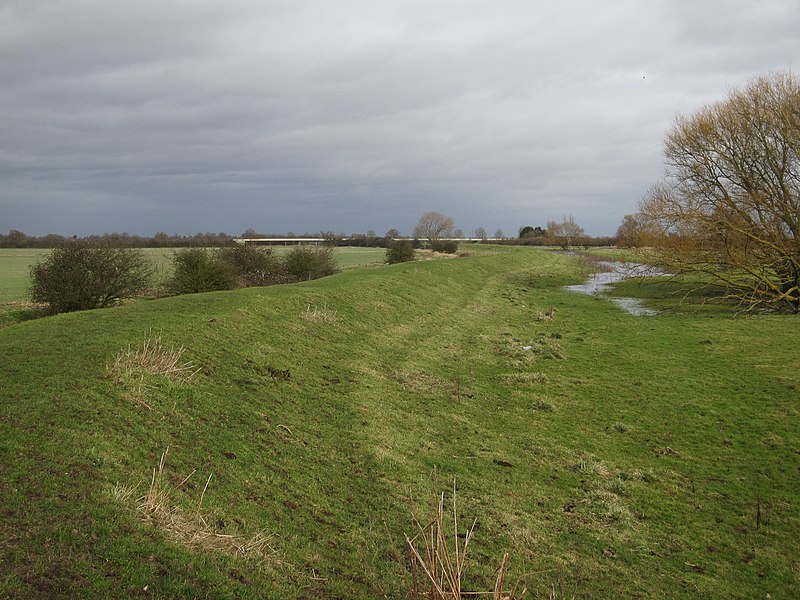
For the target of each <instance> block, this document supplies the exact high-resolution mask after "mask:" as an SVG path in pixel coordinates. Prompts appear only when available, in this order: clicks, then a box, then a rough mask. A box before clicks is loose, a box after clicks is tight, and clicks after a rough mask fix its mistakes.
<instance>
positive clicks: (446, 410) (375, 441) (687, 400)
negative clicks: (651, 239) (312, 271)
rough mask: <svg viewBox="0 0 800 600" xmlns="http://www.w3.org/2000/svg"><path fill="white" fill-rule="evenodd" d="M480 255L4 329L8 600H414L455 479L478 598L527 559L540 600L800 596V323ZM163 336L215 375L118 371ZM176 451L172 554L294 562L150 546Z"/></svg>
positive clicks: (543, 255)
mask: <svg viewBox="0 0 800 600" xmlns="http://www.w3.org/2000/svg"><path fill="white" fill-rule="evenodd" d="M480 254H481V255H480V256H472V257H468V258H463V259H458V260H438V261H427V262H416V263H404V264H400V265H394V266H392V267H386V268H381V269H355V270H350V271H347V272H344V273H342V274H339V275H336V276H333V277H329V278H325V279H322V280H318V281H313V282H308V283H304V284H297V285H291V286H276V287H271V288H251V289H247V290H239V291H235V292H220V293H211V294H202V295H192V296H181V297H174V298H166V299H161V300H152V301H143V302H138V303H134V304H130V305H127V306H123V307H119V308H114V309H108V310H100V311H92V312H87V313H79V314H67V315H60V316H56V317H51V318H46V319H40V320H36V321H29V322H25V323H20V324H17V325H13V326H10V327H6V328H5V329H2V330H0V381H2V382H4V383H3V386H2V388H0V389H2V391H0V403H2V404H1V405H0V514H2V519H0V553H2V554H0V557H1V560H0V596H3V597H59V596H60V597H65V596H67V597H86V598H97V597H108V598H115V597H120V596H121V595H141V594H149V595H151V596H153V597H162V598H182V597H240V598H250V597H269V598H382V597H389V598H406V597H408V589H409V585H410V562H409V561H408V558H407V552H406V550H405V547H404V537H403V536H404V534H406V533H408V534H413V533H414V530H413V520H412V519H413V517H417V518H419V519H420V521H424V520H425V519H426V518H432V517H433V516H434V509H433V505H434V499H435V496H436V495H437V494H438V493H440V492H442V491H446V490H448V489H451V488H452V485H453V480H454V479H455V480H456V481H457V485H458V489H459V491H458V496H459V512H460V515H459V517H460V523H461V524H462V529H463V528H465V527H467V526H468V525H469V524H471V522H472V518H474V517H477V519H478V524H477V527H476V530H475V539H474V541H473V542H472V543H471V545H470V553H471V555H470V556H471V563H472V566H471V567H470V568H469V569H468V577H467V581H466V588H468V589H476V590H481V591H486V590H490V589H491V588H492V583H493V573H494V570H495V569H496V568H497V567H498V566H499V563H500V560H501V558H502V555H503V552H506V551H507V552H509V553H510V560H511V564H510V570H509V580H510V581H514V580H515V579H520V580H521V581H522V582H523V583H524V585H526V586H527V588H528V589H529V590H530V592H529V596H528V597H534V598H535V597H547V595H548V593H549V590H550V589H551V586H552V585H554V584H555V586H556V588H558V587H559V585H560V583H563V585H564V586H565V588H566V590H567V591H570V592H571V591H572V590H574V591H575V592H576V593H577V595H578V597H581V598H607V597H616V596H619V597H648V598H663V597H673V598H674V597H685V598H697V597H764V596H765V595H766V594H767V593H769V594H770V595H771V597H774V598H778V597H787V598H788V597H796V596H797V595H798V593H800V582H798V573H799V572H800V563H798V560H797V557H796V552H795V546H796V542H797V540H798V539H800V514H799V513H798V502H800V497H799V494H798V486H797V481H798V474H800V434H799V433H798V428H797V417H798V403H797V398H798V391H797V390H798V386H800V368H799V367H800V364H798V355H797V352H796V349H795V348H796V340H797V336H798V333H800V331H799V329H800V321H798V320H797V319H796V318H794V317H778V316H759V317H753V318H732V317H731V314H730V313H721V312H714V313H706V312H698V313H693V312H691V311H688V310H687V311H676V312H670V313H666V314H662V315H659V316H657V317H652V318H643V317H632V316H630V315H627V314H626V313H624V312H622V311H621V310H619V309H617V308H616V307H614V306H613V305H612V304H611V303H609V302H607V301H603V300H598V299H595V298H592V297H586V296H580V295H577V294H572V293H569V292H566V291H564V290H562V289H561V288H560V286H561V285H564V284H566V283H574V282H577V281H579V280H580V278H581V276H582V273H583V269H584V267H583V266H582V265H581V264H580V263H578V262H577V261H576V260H575V259H574V258H572V257H566V256H562V255H558V254H553V253H547V252H543V251H539V250H536V249H530V248H482V249H481V252H480ZM643 293H644V292H643ZM148 332H150V333H148ZM148 335H149V336H159V337H160V338H161V339H162V341H163V344H164V346H165V347H166V348H171V349H175V350H177V349H179V348H181V347H183V348H185V350H184V351H183V354H182V355H181V357H180V361H183V362H186V363H191V364H192V365H195V367H196V368H198V369H199V372H198V373H197V374H196V375H195V376H194V377H193V378H191V379H189V380H188V381H185V380H184V379H181V378H170V377H168V376H166V375H153V374H146V373H139V372H136V371H135V370H134V371H132V373H131V374H130V375H125V376H122V375H120V371H119V370H115V369H109V366H110V365H113V364H114V362H115V359H116V358H117V357H119V356H120V353H121V352H125V351H128V350H131V351H134V350H136V349H137V348H138V347H139V346H140V345H141V344H142V341H143V340H144V339H145V337H147V336H148ZM525 347H530V350H525V349H524V348H525ZM193 368H194V367H193ZM137 382H143V383H144V384H145V385H144V387H141V386H138V384H137ZM166 448H169V453H168V455H167V458H166V466H165V472H164V481H165V487H166V488H167V489H169V490H170V496H171V499H170V501H169V502H168V503H167V505H168V506H169V507H171V508H174V507H177V508H179V509H180V512H179V513H173V516H174V519H173V527H172V529H175V528H177V529H183V530H188V531H189V532H192V531H194V530H195V529H196V525H193V524H197V523H198V522H200V521H199V518H200V517H202V518H203V522H205V523H206V524H208V526H209V528H208V530H207V532H206V533H208V532H213V533H216V534H218V536H219V535H228V536H234V537H235V538H236V539H238V540H240V541H241V544H242V545H243V544H244V542H246V541H247V540H252V539H253V538H254V536H257V535H259V534H263V535H268V536H270V537H269V544H270V546H271V548H272V550H273V551H274V552H273V551H267V552H266V553H265V556H262V557H261V558H258V557H254V556H253V555H252V553H251V554H250V555H247V556H245V555H241V556H238V555H236V554H235V553H233V554H231V552H230V549H228V551H227V552H226V551H225V549H224V548H223V549H218V550H203V549H202V548H198V547H196V546H192V545H191V544H187V543H186V535H187V534H186V531H184V534H183V536H184V537H182V538H181V537H180V536H179V535H178V534H177V533H176V532H175V531H170V530H169V528H165V527H164V522H163V521H161V522H159V519H158V518H155V517H152V516H151V517H150V518H149V520H147V519H145V517H143V515H142V514H141V512H140V511H138V510H137V508H136V506H137V502H136V497H137V496H142V495H144V493H145V492H146V491H147V487H148V485H149V483H150V481H151V477H152V473H153V469H154V468H155V467H156V466H157V465H158V463H159V459H160V457H161V456H162V453H163V452H164V451H165V449H166ZM193 470H195V473H194V475H192V476H191V477H190V478H189V480H188V482H186V483H183V484H182V485H181V482H182V480H183V479H184V478H185V477H186V476H187V475H189V474H190V473H192V471H193ZM209 475H211V476H212V477H211V480H210V482H209V483H208V487H207V489H206V490H205V493H203V489H204V486H205V485H206V481H207V479H208V477H209ZM126 487H134V488H135V491H134V492H132V493H131V495H129V496H127V497H126V496H125V494H121V493H120V491H121V490H125V489H126ZM201 497H202V507H201V508H200V510H199V511H198V504H199V503H200V499H201ZM198 513H199V516H198ZM176 515H177V516H176ZM159 525H160V526H159ZM193 527H194V528H195V529H192V528H193ZM219 539H222V538H219ZM145 588H147V591H146V592H145V591H144V590H145Z"/></svg>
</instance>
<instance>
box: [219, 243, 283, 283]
mask: <svg viewBox="0 0 800 600" xmlns="http://www.w3.org/2000/svg"><path fill="white" fill-rule="evenodd" d="M218 258H219V260H220V261H222V262H223V263H224V264H225V265H227V266H228V268H229V269H230V270H232V271H233V272H234V273H235V274H236V276H237V278H238V280H239V281H238V284H239V286H241V287H247V286H252V285H270V284H273V283H284V282H285V281H286V279H287V277H286V272H285V270H284V267H283V265H282V264H281V261H280V260H278V257H277V256H275V253H274V252H272V248H258V247H256V246H252V245H248V244H237V245H235V246H227V247H225V248H222V249H220V250H219V254H218Z"/></svg>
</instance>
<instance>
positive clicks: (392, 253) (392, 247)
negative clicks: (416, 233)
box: [386, 240, 414, 265]
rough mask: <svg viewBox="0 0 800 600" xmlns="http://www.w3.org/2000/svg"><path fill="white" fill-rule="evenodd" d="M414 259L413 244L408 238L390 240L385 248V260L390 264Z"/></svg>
mask: <svg viewBox="0 0 800 600" xmlns="http://www.w3.org/2000/svg"><path fill="white" fill-rule="evenodd" d="M410 260H414V246H412V245H411V242H410V241H408V240H392V241H391V242H390V243H389V247H388V249H387V250H386V262H387V263H389V264H390V265H393V264H395V263H401V262H408V261H410Z"/></svg>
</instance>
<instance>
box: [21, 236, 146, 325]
mask: <svg viewBox="0 0 800 600" xmlns="http://www.w3.org/2000/svg"><path fill="white" fill-rule="evenodd" d="M152 273H153V268H152V266H151V265H150V264H149V262H148V261H147V259H146V258H145V256H144V255H143V254H142V253H141V251H139V250H135V249H133V248H122V247H120V246H116V245H113V244H111V243H108V242H97V241H86V240H70V241H68V242H67V243H65V244H64V245H63V246H59V247H58V248H55V249H54V250H53V251H52V252H51V253H50V254H49V255H48V256H47V257H46V258H45V259H44V260H42V261H40V262H38V263H36V264H35V265H33V266H32V267H31V269H30V274H31V299H32V300H33V301H34V302H45V303H47V304H48V306H49V308H50V311H51V312H53V313H62V312H71V311H76V310H89V309H92V308H104V307H106V306H111V305H113V304H116V303H117V302H119V301H120V300H122V299H125V298H131V297H133V296H137V295H139V294H141V293H142V292H143V291H144V290H145V289H147V286H148V283H149V281H150V277H151V275H152Z"/></svg>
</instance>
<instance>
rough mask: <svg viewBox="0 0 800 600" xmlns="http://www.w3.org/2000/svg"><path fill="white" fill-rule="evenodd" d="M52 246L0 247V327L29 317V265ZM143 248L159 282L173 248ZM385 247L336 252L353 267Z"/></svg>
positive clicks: (378, 256)
mask: <svg viewBox="0 0 800 600" xmlns="http://www.w3.org/2000/svg"><path fill="white" fill-rule="evenodd" d="M290 249H291V247H289V246H277V247H274V248H273V249H272V250H273V252H276V253H277V254H283V253H285V252H288V251H289V250H290ZM49 252H50V250H46V249H37V248H33V249H27V248H0V327H1V326H4V325H7V324H9V323H13V322H15V321H18V320H20V319H23V320H24V319H25V318H29V317H30V316H31V315H28V314H25V309H26V307H27V300H28V299H29V298H30V295H29V291H28V288H29V287H30V266H31V265H32V264H34V263H35V262H37V261H38V260H40V259H41V258H42V257H44V256H46V255H47V254H48V253H49ZM142 252H143V253H144V254H145V256H146V257H147V258H148V260H149V261H150V262H151V263H152V265H153V267H154V269H155V271H154V277H153V284H154V285H155V286H159V285H161V284H163V283H164V282H165V281H166V280H167V278H168V277H169V276H170V273H171V271H172V256H173V254H174V252H175V250H174V249H173V248H144V249H142ZM385 255H386V250H385V249H384V248H348V247H343V248H335V249H334V256H335V257H336V262H337V263H338V265H339V267H340V268H341V269H344V270H346V269H351V268H355V267H363V266H367V265H376V264H381V263H382V262H383V261H384V257H385Z"/></svg>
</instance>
